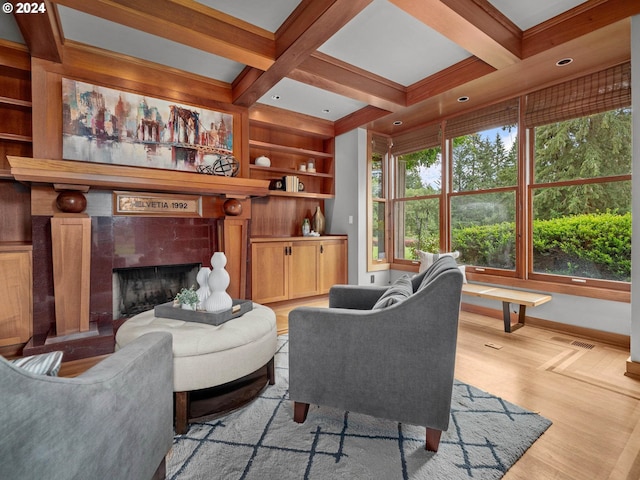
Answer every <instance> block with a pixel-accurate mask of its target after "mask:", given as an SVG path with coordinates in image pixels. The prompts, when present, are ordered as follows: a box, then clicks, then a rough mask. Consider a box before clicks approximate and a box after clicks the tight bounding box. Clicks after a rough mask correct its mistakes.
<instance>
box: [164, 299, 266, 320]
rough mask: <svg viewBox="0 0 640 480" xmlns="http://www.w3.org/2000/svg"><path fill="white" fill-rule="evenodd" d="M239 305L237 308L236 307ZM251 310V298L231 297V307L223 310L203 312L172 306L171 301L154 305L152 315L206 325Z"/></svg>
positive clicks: (229, 318)
mask: <svg viewBox="0 0 640 480" xmlns="http://www.w3.org/2000/svg"><path fill="white" fill-rule="evenodd" d="M238 307H239V308H238ZM251 310H253V302H252V301H251V300H239V299H235V298H234V299H233V307H231V309H229V310H225V311H223V312H215V313H212V312H205V311H194V310H185V309H183V308H181V307H180V306H176V307H174V306H173V302H169V303H163V304H162V305H156V307H155V308H154V315H155V316H156V317H163V318H172V319H174V320H184V321H185V322H198V323H206V324H208V325H222V324H223V323H224V322H228V321H229V320H231V319H233V318H236V317H239V316H240V315H244V314H245V313H247V312H249V311H251Z"/></svg>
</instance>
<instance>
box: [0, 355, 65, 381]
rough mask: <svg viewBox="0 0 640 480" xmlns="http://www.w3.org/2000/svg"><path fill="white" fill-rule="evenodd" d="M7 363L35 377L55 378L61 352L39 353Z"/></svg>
mask: <svg viewBox="0 0 640 480" xmlns="http://www.w3.org/2000/svg"><path fill="white" fill-rule="evenodd" d="M9 363H11V364H12V365H15V366H16V367H20V368H22V369H24V370H26V371H27V372H29V373H34V374H36V375H46V376H48V377H57V376H58V372H59V371H60V365H61V364H62V352H60V351H56V352H49V353H41V354H39V355H31V356H30V357H22V358H16V359H14V360H11V361H10V362H9Z"/></svg>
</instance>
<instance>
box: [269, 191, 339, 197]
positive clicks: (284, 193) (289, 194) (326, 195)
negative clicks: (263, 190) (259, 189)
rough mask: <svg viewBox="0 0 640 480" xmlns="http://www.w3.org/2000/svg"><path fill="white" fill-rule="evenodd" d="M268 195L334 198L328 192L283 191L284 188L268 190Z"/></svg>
mask: <svg viewBox="0 0 640 480" xmlns="http://www.w3.org/2000/svg"><path fill="white" fill-rule="evenodd" d="M269 195H270V196H272V197H299V198H334V195H331V194H328V193H314V192H285V191H284V190H269Z"/></svg>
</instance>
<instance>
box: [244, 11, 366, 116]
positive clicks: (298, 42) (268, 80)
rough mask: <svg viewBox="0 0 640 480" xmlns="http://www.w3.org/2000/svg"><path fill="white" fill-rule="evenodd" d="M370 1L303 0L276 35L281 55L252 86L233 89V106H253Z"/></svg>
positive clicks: (278, 50)
mask: <svg viewBox="0 0 640 480" xmlns="http://www.w3.org/2000/svg"><path fill="white" fill-rule="evenodd" d="M372 1H373V0H304V1H303V2H302V3H301V4H300V5H299V6H298V8H296V10H294V12H293V13H292V14H291V15H290V16H289V18H288V19H287V20H286V21H285V22H284V24H283V25H282V28H280V29H278V31H277V32H276V52H281V53H279V54H278V56H277V58H276V61H275V63H274V64H273V65H272V66H271V67H270V68H269V69H268V70H266V71H265V72H263V73H261V74H260V76H259V78H258V79H257V80H256V81H255V82H253V83H252V84H251V85H248V86H246V85H244V84H239V85H237V86H236V87H234V90H233V97H234V102H233V103H234V104H236V105H239V106H245V107H249V106H251V105H253V104H254V103H256V102H257V101H258V99H259V98H260V97H262V95H264V94H265V93H266V92H267V91H269V89H271V87H273V86H274V85H275V84H277V83H278V82H279V81H280V80H282V79H283V78H284V77H286V76H287V75H288V74H289V73H290V72H291V71H292V70H294V69H295V68H296V67H298V66H299V65H300V64H301V63H302V62H303V61H305V60H306V59H307V58H308V57H309V55H311V54H312V53H313V52H315V51H316V50H317V49H318V48H319V47H320V46H321V45H322V44H323V43H325V42H326V41H327V40H328V39H329V38H331V37H332V36H333V35H334V34H335V33H336V32H337V31H338V30H340V29H341V28H342V27H343V26H344V25H346V24H347V22H349V20H351V19H352V18H353V17H355V16H356V15H357V14H358V13H360V12H361V11H362V10H363V9H364V8H365V7H366V6H367V5H369V4H370V3H371V2H372ZM241 87H242V88H241Z"/></svg>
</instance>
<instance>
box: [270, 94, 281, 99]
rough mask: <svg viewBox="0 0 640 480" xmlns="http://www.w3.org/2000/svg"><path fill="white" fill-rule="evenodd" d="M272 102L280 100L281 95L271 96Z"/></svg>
mask: <svg viewBox="0 0 640 480" xmlns="http://www.w3.org/2000/svg"><path fill="white" fill-rule="evenodd" d="M271 100H280V95H271Z"/></svg>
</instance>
